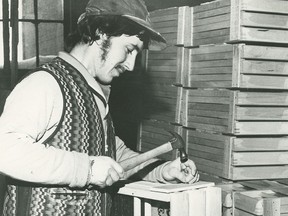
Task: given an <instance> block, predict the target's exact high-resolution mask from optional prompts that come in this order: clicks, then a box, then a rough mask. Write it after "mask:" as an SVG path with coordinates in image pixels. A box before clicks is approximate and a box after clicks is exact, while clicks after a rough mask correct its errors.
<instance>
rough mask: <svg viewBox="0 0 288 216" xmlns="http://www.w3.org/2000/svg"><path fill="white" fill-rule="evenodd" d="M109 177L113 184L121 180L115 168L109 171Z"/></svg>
mask: <svg viewBox="0 0 288 216" xmlns="http://www.w3.org/2000/svg"><path fill="white" fill-rule="evenodd" d="M108 175H109V176H110V177H111V179H112V181H113V182H116V181H118V180H119V179H120V175H119V173H117V172H116V171H115V170H114V169H113V168H110V169H109V170H108Z"/></svg>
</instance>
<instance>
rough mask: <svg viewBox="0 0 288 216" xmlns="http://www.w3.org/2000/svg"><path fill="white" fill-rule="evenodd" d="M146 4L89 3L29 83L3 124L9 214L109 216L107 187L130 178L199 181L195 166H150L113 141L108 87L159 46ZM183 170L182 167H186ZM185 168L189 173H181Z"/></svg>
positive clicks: (1, 157) (0, 148)
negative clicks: (132, 162)
mask: <svg viewBox="0 0 288 216" xmlns="http://www.w3.org/2000/svg"><path fill="white" fill-rule="evenodd" d="M164 43H165V40H164V38H163V37H162V36H161V35H160V34H159V33H157V32H156V31H155V30H153V29H152V27H151V25H150V21H149V17H148V12H147V10H146V7H145V5H144V3H143V2H142V0H115V1H112V0H91V1H90V2H89V3H88V5H87V8H86V12H85V13H84V14H82V15H81V16H80V18H79V21H78V29H77V31H76V32H75V33H74V34H71V35H70V36H69V37H68V39H67V41H66V50H67V51H68V52H67V53H66V52H60V53H59V56H58V57H57V58H55V59H54V60H53V61H52V62H51V63H48V64H45V65H43V66H41V67H40V68H38V69H36V70H35V71H33V72H32V73H31V74H29V75H28V76H27V77H26V78H24V79H23V80H22V81H21V82H20V83H19V84H18V85H17V86H16V87H15V89H14V90H13V91H12V93H11V95H10V96H9V98H8V99H7V102H6V105H5V108H4V112H3V114H2V116H1V119H0V140H1V143H0V172H1V173H4V174H5V175H7V176H9V177H10V178H9V180H8V189H7V190H8V191H7V194H6V199H5V205H4V215H103V216H105V215H109V210H110V208H111V197H110V196H109V188H110V187H109V186H111V185H112V184H113V183H115V182H117V181H119V180H120V179H125V178H127V176H131V175H132V174H137V173H138V174H139V176H140V177H142V178H143V179H144V180H149V181H157V182H163V183H165V182H170V181H181V182H185V183H194V182H196V181H198V179H199V175H198V173H197V171H196V167H195V164H194V162H193V161H191V160H188V161H187V162H186V163H185V164H184V167H181V164H180V160H179V159H176V160H175V161H168V162H163V161H160V160H157V159H155V160H150V161H147V162H145V163H143V164H141V165H140V166H137V167H136V168H134V169H132V170H129V171H127V172H124V170H123V168H122V167H121V166H120V164H119V162H121V161H123V160H125V159H127V158H130V157H133V156H135V155H137V154H138V153H136V152H133V151H131V150H130V149H128V148H127V147H126V146H125V145H124V143H123V142H122V141H121V140H120V139H119V138H118V137H116V136H115V134H114V129H113V125H112V120H111V118H110V114H109V107H108V104H107V98H108V95H109V86H108V85H109V83H111V81H112V80H113V79H114V78H115V77H118V76H120V75H121V74H122V73H124V72H125V71H126V70H133V68H134V64H135V58H136V56H137V54H138V53H139V52H140V51H141V50H142V49H145V48H159V47H160V48H161V47H163V44H164ZM182 166H183V164H182ZM183 168H184V169H185V172H184V171H183V170H182V169H183Z"/></svg>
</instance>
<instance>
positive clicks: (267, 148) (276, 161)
mask: <svg viewBox="0 0 288 216" xmlns="http://www.w3.org/2000/svg"><path fill="white" fill-rule="evenodd" d="M186 134H187V138H186V140H187V145H188V151H187V152H188V155H189V158H191V159H192V160H193V161H195V163H196V164H197V167H198V169H199V171H201V172H204V173H208V174H211V175H216V176H219V177H222V178H224V179H228V180H238V181H239V180H253V179H254V180H255V179H276V178H278V179H283V178H287V175H288V166H287V165H288V160H287V158H288V151H287V150H288V137H282V136H278V137H275V136H271V137H269V136H254V137H250V136H249V137H247V136H245V137H237V136H228V135H222V134H212V133H206V132H203V131H197V130H190V129H186Z"/></svg>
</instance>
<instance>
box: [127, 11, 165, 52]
mask: <svg viewBox="0 0 288 216" xmlns="http://www.w3.org/2000/svg"><path fill="white" fill-rule="evenodd" d="M122 16H123V17H126V18H128V19H130V20H132V21H134V22H136V23H137V24H139V25H141V26H142V27H144V28H145V29H146V30H148V33H149V34H150V36H151V38H150V43H149V45H148V49H149V50H163V49H165V48H166V46H167V44H166V43H167V42H166V39H165V38H164V37H163V36H162V35H161V34H160V33H159V32H157V31H156V30H154V29H153V28H152V27H151V26H150V25H149V24H148V23H147V22H146V21H144V20H142V19H140V18H138V17H135V16H131V15H122Z"/></svg>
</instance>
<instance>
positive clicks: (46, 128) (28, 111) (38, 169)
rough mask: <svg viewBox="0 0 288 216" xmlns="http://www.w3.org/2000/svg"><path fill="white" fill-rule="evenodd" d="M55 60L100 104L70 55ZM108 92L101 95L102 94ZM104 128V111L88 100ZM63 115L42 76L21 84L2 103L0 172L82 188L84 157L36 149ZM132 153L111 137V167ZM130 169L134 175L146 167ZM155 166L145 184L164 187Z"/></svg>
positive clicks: (53, 84)
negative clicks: (73, 73) (76, 75)
mask: <svg viewBox="0 0 288 216" xmlns="http://www.w3.org/2000/svg"><path fill="white" fill-rule="evenodd" d="M59 57H60V58H62V59H64V60H65V61H67V62H69V63H70V64H71V65H73V66H74V67H75V68H76V69H78V70H79V71H80V73H81V74H82V75H83V76H84V78H85V79H86V80H87V82H88V84H89V85H90V86H91V87H92V88H93V89H94V90H95V91H97V92H98V93H99V94H100V95H102V96H103V97H104V98H106V97H105V95H104V93H103V90H102V87H101V86H100V85H99V84H98V82H97V81H95V79H94V78H93V77H92V76H91V75H90V74H89V72H88V71H87V70H86V69H85V67H84V66H83V65H82V64H81V63H80V62H79V61H77V60H76V59H75V58H73V57H72V56H71V55H69V54H67V53H64V52H60V53H59ZM106 91H107V92H109V89H106V90H105V92H106ZM94 97H95V100H96V102H97V105H98V107H99V110H100V113H101V118H102V121H103V125H104V128H105V129H106V120H105V117H106V115H107V114H108V111H109V106H106V107H105V106H104V104H103V102H102V101H101V100H100V99H99V98H98V97H97V96H96V95H94ZM62 110H63V97H62V93H61V90H60V87H59V85H58V83H57V81H56V80H55V79H54V78H53V76H52V75H50V74H49V73H47V72H45V71H40V72H37V73H34V74H32V75H30V76H28V77H26V78H25V79H24V80H22V81H21V82H20V83H19V84H18V85H17V86H16V87H15V88H14V90H13V91H12V92H11V94H10V95H9V97H8V98H7V100H6V104H5V107H4V110H3V113H2V115H1V117H0V172H1V173H4V174H5V175H8V176H11V177H13V178H16V179H20V180H24V181H30V182H35V183H44V184H66V185H70V186H72V187H75V186H76V187H82V186H84V185H85V184H86V181H87V176H88V171H89V156H88V154H85V153H78V152H69V151H65V150H60V149H56V148H54V147H46V146H45V145H44V144H42V143H43V142H44V141H45V140H46V139H47V138H48V137H49V136H50V135H51V134H52V133H53V132H54V131H55V129H56V127H57V125H58V124H59V121H60V118H61V115H62ZM136 154H138V153H136V152H134V151H132V150H130V149H129V148H127V147H126V146H125V145H124V143H123V141H122V140H121V139H120V138H119V137H116V161H122V160H124V159H126V158H129V157H132V156H134V155H136ZM151 162H152V161H148V162H147V163H144V164H142V165H141V166H138V167H136V168H135V169H133V170H131V171H130V172H132V173H135V172H136V171H138V170H139V169H141V168H142V167H144V166H145V165H147V164H148V163H151ZM163 166H164V165H160V166H159V167H157V168H156V169H154V170H153V171H152V172H150V173H149V175H148V176H146V179H147V180H155V181H157V180H158V181H164V179H163V178H162V174H161V172H162V170H161V169H162V168H163Z"/></svg>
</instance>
